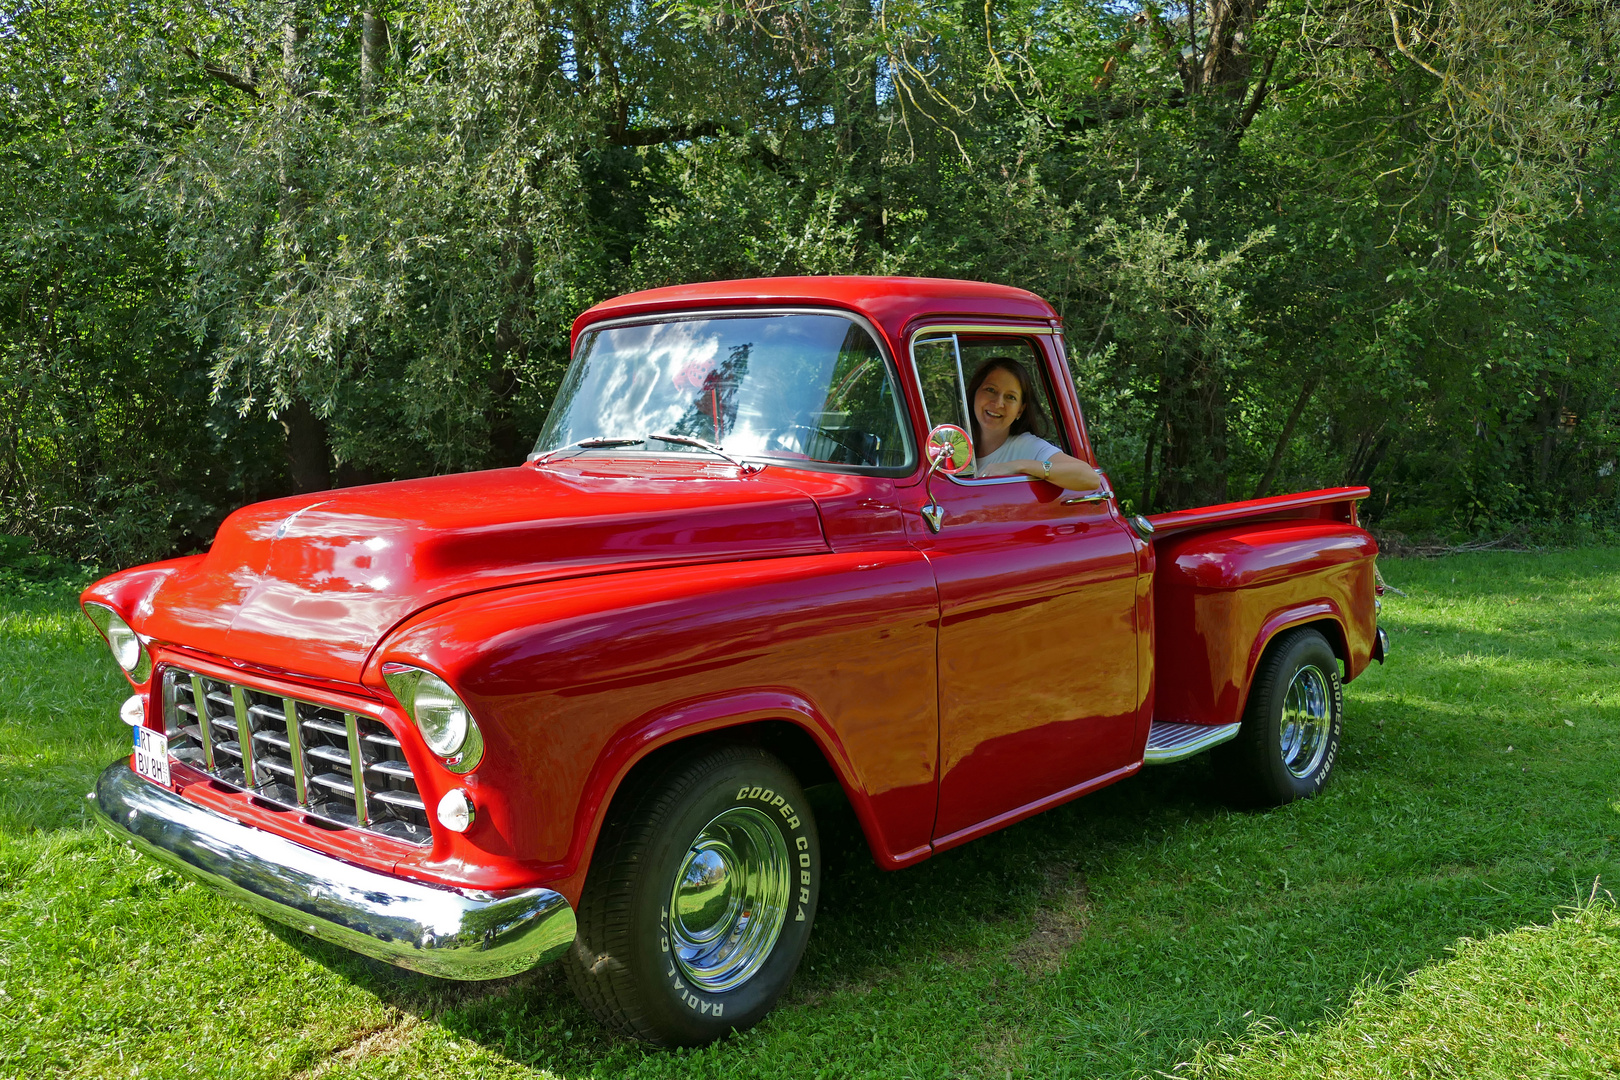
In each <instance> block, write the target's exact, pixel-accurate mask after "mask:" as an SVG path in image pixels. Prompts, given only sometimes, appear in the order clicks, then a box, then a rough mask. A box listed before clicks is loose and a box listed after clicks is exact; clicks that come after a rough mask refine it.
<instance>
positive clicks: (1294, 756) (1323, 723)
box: [1279, 664, 1333, 780]
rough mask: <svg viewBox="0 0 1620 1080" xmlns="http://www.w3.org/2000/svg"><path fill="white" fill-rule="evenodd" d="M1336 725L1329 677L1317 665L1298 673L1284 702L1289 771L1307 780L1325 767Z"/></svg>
mask: <svg viewBox="0 0 1620 1080" xmlns="http://www.w3.org/2000/svg"><path fill="white" fill-rule="evenodd" d="M1332 726H1333V704H1332V696H1331V693H1330V690H1329V684H1328V677H1327V676H1326V675H1325V674H1323V672H1322V669H1321V668H1319V667H1317V666H1316V665H1315V664H1307V665H1305V666H1304V667H1302V668H1300V669H1299V670H1298V671H1296V672H1295V673H1294V681H1293V682H1291V683H1289V684H1288V696H1287V697H1286V698H1284V699H1283V711H1282V723H1281V724H1280V725H1279V727H1280V731H1281V736H1280V742H1281V745H1282V760H1283V764H1284V765H1285V766H1287V768H1288V771H1289V772H1291V773H1293V774H1294V775H1295V776H1296V777H1298V778H1299V779H1301V780H1303V779H1305V778H1306V777H1307V776H1310V775H1311V774H1312V773H1314V772H1315V771H1316V769H1317V767H1318V766H1320V765H1321V764H1322V756H1323V755H1324V754H1326V753H1327V746H1328V732H1329V731H1330V730H1331V728H1332Z"/></svg>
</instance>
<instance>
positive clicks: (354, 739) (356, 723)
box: [343, 712, 371, 825]
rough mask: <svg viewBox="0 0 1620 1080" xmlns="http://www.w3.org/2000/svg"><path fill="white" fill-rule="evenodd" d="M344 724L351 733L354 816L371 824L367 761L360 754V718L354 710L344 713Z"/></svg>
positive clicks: (350, 776) (350, 755)
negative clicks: (367, 800)
mask: <svg viewBox="0 0 1620 1080" xmlns="http://www.w3.org/2000/svg"><path fill="white" fill-rule="evenodd" d="M343 726H344V727H345V728H346V729H348V734H349V780H350V782H351V783H352V784H353V785H354V817H355V820H356V821H358V822H360V824H361V825H370V824H371V818H370V816H369V815H368V814H367V813H366V763H365V760H364V759H363V758H362V756H361V754H360V718H359V717H358V716H356V715H354V713H352V712H346V713H344V714H343Z"/></svg>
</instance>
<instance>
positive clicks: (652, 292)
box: [570, 276, 1057, 347]
mask: <svg viewBox="0 0 1620 1080" xmlns="http://www.w3.org/2000/svg"><path fill="white" fill-rule="evenodd" d="M801 306H803V307H831V308H842V309H844V310H846V311H853V312H855V313H856V314H858V315H863V316H865V317H866V318H867V319H869V320H870V321H871V322H872V323H874V324H875V325H876V326H877V327H878V328H879V329H880V330H881V331H882V332H883V334H884V335H885V336H887V337H888V339H889V343H890V345H891V347H892V346H893V345H895V344H896V343H898V342H899V341H901V340H902V339H903V338H904V336H905V329H906V326H907V324H908V323H910V322H912V321H913V320H915V319H918V318H921V317H923V316H929V315H947V316H976V317H979V318H991V319H997V320H1000V319H1033V320H1037V321H1039V322H1041V323H1044V324H1047V325H1055V324H1056V322H1057V312H1055V311H1053V310H1052V305H1050V304H1048V303H1047V302H1046V301H1045V300H1042V299H1041V298H1040V297H1038V296H1036V295H1035V294H1034V293H1032V292H1029V291H1027V290H1025V289H1015V288H1013V287H1011V286H1009V285H991V284H988V283H986V282H982V281H957V280H955V279H952V278H913V277H853V276H852V277H779V278H746V279H743V280H740V281H704V282H698V283H696V284H692V285H672V286H669V287H667V288H663V289H648V290H646V291H645V292H635V293H629V294H627V295H625V296H620V297H616V298H614V299H612V300H606V301H603V302H602V303H600V304H597V305H596V306H595V307H593V308H590V309H589V310H587V311H586V312H584V313H583V314H582V315H580V317H579V318H577V319H575V320H574V331H573V337H572V339H571V342H570V343H571V344H572V342H575V341H578V340H579V334H580V331H581V330H583V329H584V328H585V327H586V326H588V325H590V324H591V323H594V322H601V321H603V320H605V319H620V318H626V317H632V316H637V315H649V314H656V313H658V312H663V311H686V310H692V309H701V308H728V307H730V308H738V307H801Z"/></svg>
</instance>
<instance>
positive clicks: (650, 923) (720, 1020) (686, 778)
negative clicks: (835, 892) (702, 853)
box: [565, 746, 821, 1046]
mask: <svg viewBox="0 0 1620 1080" xmlns="http://www.w3.org/2000/svg"><path fill="white" fill-rule="evenodd" d="M632 798H633V801H632V802H631V803H630V804H629V805H627V806H625V807H623V808H622V809H618V810H614V811H612V812H611V816H610V818H609V820H610V821H613V822H615V823H616V824H615V825H613V826H612V827H611V828H609V827H607V826H604V828H603V831H602V838H601V840H600V841H599V842H598V846H597V851H596V854H595V856H594V857H593V859H592V861H591V866H590V869H589V870H588V872H587V875H586V883H585V888H584V890H583V892H582V894H581V897H580V905H579V908H578V910H577V912H576V918H577V921H578V933H579V944H578V945H576V947H575V948H574V949H573V950H571V951H570V953H569V956H568V959H567V961H565V963H566V965H567V973H568V978H569V982H570V983H571V984H572V985H573V987H574V989H575V991H576V992H577V993H578V994H579V997H580V1000H581V1002H582V1003H583V1004H584V1005H585V1006H586V1008H587V1009H588V1010H589V1011H590V1012H592V1013H593V1014H594V1015H596V1016H597V1018H598V1019H600V1020H601V1021H602V1022H603V1023H604V1024H606V1025H607V1026H608V1027H610V1028H613V1029H614V1030H617V1031H619V1032H621V1033H622V1034H625V1035H629V1036H632V1037H635V1038H640V1039H645V1040H648V1041H650V1042H654V1043H658V1044H661V1045H665V1046H698V1045H702V1044H704V1043H708V1042H712V1041H714V1040H715V1039H717V1038H720V1037H722V1036H724V1035H727V1034H729V1033H730V1032H732V1031H740V1030H743V1029H745V1028H748V1027H751V1026H752V1025H753V1024H755V1023H757V1022H758V1021H759V1020H760V1019H761V1018H762V1017H763V1016H765V1014H766V1013H767V1012H769V1011H770V1009H771V1008H772V1006H773V1005H774V1004H775V1002H776V999H777V998H778V997H779V996H780V995H781V993H782V991H783V990H785V989H786V987H787V984H788V982H789V980H790V979H791V978H792V976H793V972H794V970H795V969H796V968H797V967H798V963H799V958H800V957H801V956H802V955H803V952H804V946H805V942H806V941H807V939H808V937H809V934H810V930H811V927H812V925H813V924H814V921H815V911H816V906H817V901H818V899H819V893H820V867H821V849H820V843H819V840H818V838H817V832H816V825H815V818H814V815H812V814H811V813H810V812H809V811H808V809H807V808H806V803H805V801H804V793H803V791H802V790H800V788H799V786H798V782H797V780H796V778H795V777H794V776H793V774H792V773H791V772H790V771H789V770H788V769H787V768H786V767H785V766H784V765H783V764H782V763H781V762H780V761H778V760H777V759H776V758H774V757H772V756H771V755H769V754H767V753H765V752H763V751H761V750H759V749H756V748H752V747H746V746H722V747H713V746H711V747H710V748H709V749H706V750H694V751H692V752H690V753H689V754H687V755H685V756H684V757H679V758H672V759H670V760H669V761H668V762H667V763H666V764H665V765H664V766H663V767H662V768H661V769H660V770H659V771H658V772H657V773H651V774H648V777H647V778H646V779H645V780H644V786H643V787H642V788H641V789H640V790H639V791H638V792H637V793H635V794H634V795H633V796H632ZM745 808H746V809H748V810H750V811H752V812H753V813H751V814H747V815H744V816H743V817H742V818H741V819H738V818H736V816H735V811H740V810H743V809H745ZM725 815H732V817H731V818H728V819H726V820H749V821H753V822H754V823H755V824H756V826H758V827H761V828H763V829H766V830H769V831H774V832H775V833H776V834H777V836H778V837H779V840H777V841H769V840H768V837H769V832H766V833H762V834H757V835H759V836H761V837H762V838H766V839H763V842H764V844H765V847H764V848H763V849H760V850H764V851H768V850H769V849H770V848H771V846H772V844H773V843H774V844H780V845H781V846H780V847H779V848H778V849H777V850H778V851H780V855H778V856H776V857H777V858H779V859H780V860H781V862H780V863H779V864H778V865H780V866H781V873H782V874H783V875H785V876H786V878H787V880H785V881H783V880H782V879H781V878H778V879H777V880H778V882H779V883H780V884H779V887H780V888H781V889H782V890H783V891H782V892H781V893H780V894H779V900H777V901H774V902H776V903H779V904H780V906H779V907H778V908H777V909H776V910H777V911H779V912H780V914H779V915H777V916H776V917H777V918H778V919H780V920H781V922H780V924H779V927H778V928H777V929H776V931H775V936H774V937H770V936H768V935H767V936H766V937H763V938H759V937H756V939H755V940H756V942H763V944H758V945H756V951H755V952H754V953H753V959H751V960H750V962H749V964H748V966H747V967H744V968H741V969H730V970H740V971H741V972H743V974H742V977H741V978H740V980H735V979H734V978H733V976H731V975H726V976H724V978H716V976H715V975H714V973H715V972H716V971H722V970H727V969H726V968H725V967H724V964H725V957H723V956H721V955H720V954H717V953H714V952H712V951H707V950H709V949H711V947H710V946H706V945H705V944H703V942H704V941H705V938H704V936H703V932H704V931H705V930H706V929H707V930H712V929H714V927H713V926H712V925H709V926H706V925H705V920H707V919H709V918H710V916H708V915H707V914H706V911H707V908H706V906H695V907H694V906H692V905H691V902H690V901H686V902H685V903H684V904H683V903H682V902H681V901H680V900H679V898H680V897H681V896H682V895H683V894H680V893H676V892H672V890H674V888H675V883H676V880H677V870H680V869H681V868H682V867H683V866H686V865H688V855H689V853H690V852H692V851H693V850H694V849H693V847H692V845H693V843H694V842H696V841H698V840H700V839H701V838H702V837H705V836H710V835H711V834H709V833H707V832H705V830H706V829H707V828H708V827H709V823H710V822H714V821H717V820H721V819H722V818H723V817H724V816H725ZM713 835H714V836H716V837H719V838H721V839H727V838H726V836H725V834H724V833H719V834H713ZM705 842H709V841H705ZM711 850H712V849H711ZM721 880H722V881H725V880H728V875H727V874H726V873H724V872H722V874H721ZM738 880H740V879H738ZM760 887H761V886H757V885H749V886H747V888H749V889H757V888H760ZM789 890H791V891H789ZM738 895H739V896H743V895H753V893H752V892H750V893H747V894H738ZM761 895H775V894H772V893H765V894H761ZM703 904H704V905H706V904H707V901H703ZM677 909H679V912H678V911H677ZM638 911H639V912H642V913H644V914H642V915H640V916H639V918H640V919H641V920H644V921H640V922H638ZM681 912H684V914H681ZM682 918H685V919H688V920H690V919H693V918H696V919H698V920H699V921H698V922H697V923H686V924H682V923H680V922H679V921H678V920H680V919H682ZM683 926H684V927H688V929H683ZM693 934H695V935H696V936H690V935H693ZM683 935H687V936H683ZM709 940H713V939H709ZM721 940H725V938H724V935H722V938H721ZM586 955H591V956H595V957H597V958H599V961H598V962H596V963H593V964H590V965H586V964H584V963H583V957H584V956H586ZM600 961H607V962H600ZM716 964H718V965H721V966H719V967H715V966H709V965H716ZM694 965H695V966H694ZM705 980H714V981H712V982H705Z"/></svg>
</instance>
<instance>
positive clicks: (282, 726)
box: [163, 668, 432, 844]
mask: <svg viewBox="0 0 1620 1080" xmlns="http://www.w3.org/2000/svg"><path fill="white" fill-rule="evenodd" d="M163 680H164V681H163V707H164V722H165V727H166V730H167V732H168V734H169V753H170V756H171V757H172V758H173V759H174V760H176V761H178V762H182V763H184V764H186V765H189V766H191V767H192V768H195V769H200V770H202V771H203V772H206V773H207V774H208V775H210V776H212V777H214V778H215V779H216V780H220V781H223V782H224V783H226V784H229V785H231V786H232V787H236V788H239V789H242V790H244V791H246V792H248V793H249V794H252V795H255V796H257V797H258V798H260V799H263V800H266V801H268V802H271V803H277V804H280V805H282V806H285V807H287V808H289V809H297V810H300V811H302V812H303V813H304V814H305V815H307V818H306V820H309V821H310V822H311V823H312V824H314V823H320V824H321V825H322V826H323V827H328V828H330V827H340V828H351V829H352V828H359V829H364V830H366V831H368V832H372V833H377V834H381V835H384V836H388V837H391V838H394V839H398V840H403V841H406V842H408V843H414V844H425V843H428V842H429V841H430V840H431V839H432V833H431V831H430V824H429V818H428V814H427V810H426V807H425V804H424V800H423V798H422V795H421V792H420V791H419V790H418V789H417V786H416V777H415V776H414V775H413V774H412V772H411V767H410V764H409V763H408V762H406V760H405V753H404V750H403V748H402V747H401V746H400V742H399V739H397V738H396V737H395V736H394V734H393V732H392V731H390V730H389V729H388V728H387V727H385V726H384V725H383V724H382V722H381V721H379V720H377V719H374V718H373V717H370V716H367V715H364V714H361V713H351V712H345V711H343V710H341V709H338V708H333V707H332V706H328V705H319V704H315V703H313V702H309V701H302V700H300V699H298V698H293V697H286V696H283V695H281V694H275V693H270V692H267V691H263V690H256V689H253V688H252V687H248V686H243V685H239V684H235V683H230V682H227V681H225V680H223V679H217V678H214V677H212V676H205V675H199V674H197V673H196V672H192V671H186V670H182V669H179V668H168V669H167V670H166V671H165V672H164V673H163Z"/></svg>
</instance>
